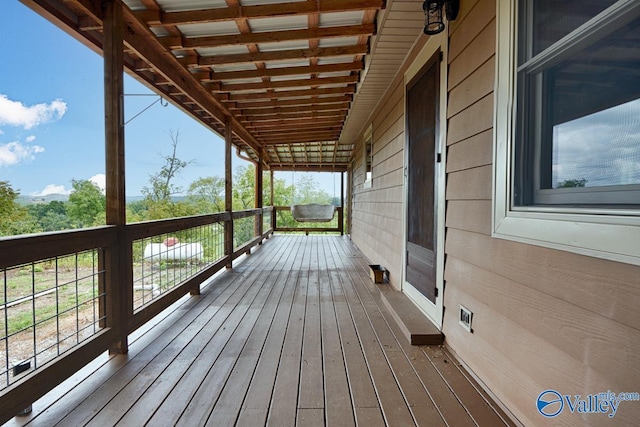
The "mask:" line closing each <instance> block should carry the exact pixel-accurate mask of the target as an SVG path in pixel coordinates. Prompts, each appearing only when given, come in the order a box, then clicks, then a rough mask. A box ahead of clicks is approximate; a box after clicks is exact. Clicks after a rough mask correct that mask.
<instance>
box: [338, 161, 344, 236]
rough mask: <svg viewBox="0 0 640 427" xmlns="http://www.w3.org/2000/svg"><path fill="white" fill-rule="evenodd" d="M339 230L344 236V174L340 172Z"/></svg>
mask: <svg viewBox="0 0 640 427" xmlns="http://www.w3.org/2000/svg"><path fill="white" fill-rule="evenodd" d="M338 223H339V224H338V228H339V229H340V235H341V236H344V172H340V212H339V213H338Z"/></svg>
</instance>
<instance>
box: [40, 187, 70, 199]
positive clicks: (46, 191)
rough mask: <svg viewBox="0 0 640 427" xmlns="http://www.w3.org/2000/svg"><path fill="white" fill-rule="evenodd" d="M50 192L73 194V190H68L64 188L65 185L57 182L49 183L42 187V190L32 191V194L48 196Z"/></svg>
mask: <svg viewBox="0 0 640 427" xmlns="http://www.w3.org/2000/svg"><path fill="white" fill-rule="evenodd" d="M49 194H67V195H69V194H71V190H67V189H65V188H64V185H57V184H49V185H47V186H46V187H44V188H43V189H42V191H40V192H36V193H31V195H32V196H35V197H43V196H48V195H49Z"/></svg>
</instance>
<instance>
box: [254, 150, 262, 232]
mask: <svg viewBox="0 0 640 427" xmlns="http://www.w3.org/2000/svg"><path fill="white" fill-rule="evenodd" d="M262 173H263V169H262V150H260V151H259V155H258V164H257V165H256V179H255V183H256V185H255V205H256V208H258V209H261V210H260V213H259V214H257V215H256V216H255V222H254V224H255V233H254V234H255V235H256V236H261V237H262V229H263V228H264V227H263V226H262V223H263V222H264V221H263V220H262V216H263V213H262V204H263V202H264V201H263V195H262V186H263V179H262ZM258 245H262V239H261V240H260V243H258Z"/></svg>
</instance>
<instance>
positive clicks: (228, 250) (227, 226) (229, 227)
mask: <svg viewBox="0 0 640 427" xmlns="http://www.w3.org/2000/svg"><path fill="white" fill-rule="evenodd" d="M232 139H233V134H232V129H231V119H230V118H228V117H227V120H226V121H225V124H224V209H225V210H226V211H227V212H228V213H229V219H228V220H227V221H225V222H224V253H225V255H226V256H228V257H229V259H228V263H227V265H226V267H227V268H232V267H233V215H232V213H233V193H232V191H233V177H232V174H231V171H232V165H231V145H232Z"/></svg>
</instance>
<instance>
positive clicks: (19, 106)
mask: <svg viewBox="0 0 640 427" xmlns="http://www.w3.org/2000/svg"><path fill="white" fill-rule="evenodd" d="M66 112H67V104H66V102H64V101H62V100H60V99H56V100H54V101H51V103H49V104H45V103H42V104H35V105H32V106H30V107H28V106H26V105H24V104H23V103H22V102H20V101H12V100H10V99H9V98H7V96H6V95H0V125H10V126H22V127H23V128H24V129H31V128H32V127H34V126H37V125H39V124H42V123H47V122H50V121H53V120H59V119H61V118H62V116H64V113H66Z"/></svg>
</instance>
